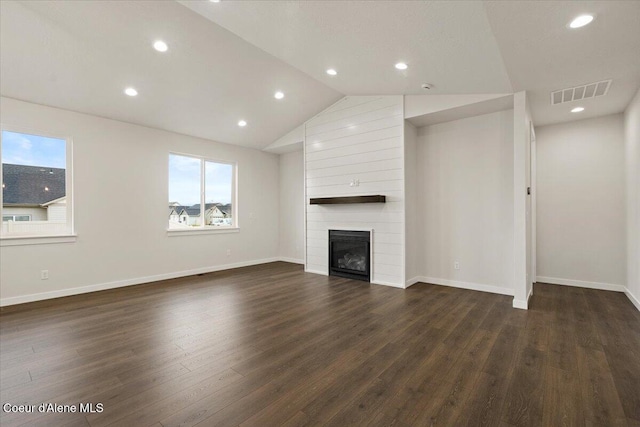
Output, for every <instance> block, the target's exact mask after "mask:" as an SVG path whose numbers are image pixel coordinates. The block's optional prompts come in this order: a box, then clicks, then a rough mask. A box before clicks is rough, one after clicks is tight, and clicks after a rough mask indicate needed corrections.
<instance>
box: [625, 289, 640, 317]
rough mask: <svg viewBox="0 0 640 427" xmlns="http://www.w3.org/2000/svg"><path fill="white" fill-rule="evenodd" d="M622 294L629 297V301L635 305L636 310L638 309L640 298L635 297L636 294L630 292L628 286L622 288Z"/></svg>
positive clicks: (639, 308)
mask: <svg viewBox="0 0 640 427" xmlns="http://www.w3.org/2000/svg"><path fill="white" fill-rule="evenodd" d="M624 294H625V295H626V296H627V298H629V301H631V303H632V304H633V305H635V306H636V308H637V309H638V311H640V299H638V298H636V296H635V295H633V294H632V293H631V291H630V290H629V288H626V287H625V288H624Z"/></svg>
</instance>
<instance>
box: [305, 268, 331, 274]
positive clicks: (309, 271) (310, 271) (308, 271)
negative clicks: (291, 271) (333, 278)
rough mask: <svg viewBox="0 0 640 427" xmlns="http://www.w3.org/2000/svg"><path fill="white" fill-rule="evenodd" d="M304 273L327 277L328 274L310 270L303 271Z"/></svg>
mask: <svg viewBox="0 0 640 427" xmlns="http://www.w3.org/2000/svg"><path fill="white" fill-rule="evenodd" d="M304 272H305V273H313V274H319V275H321V276H328V275H329V273H327V272H326V271H320V270H310V269H307V268H305V269H304Z"/></svg>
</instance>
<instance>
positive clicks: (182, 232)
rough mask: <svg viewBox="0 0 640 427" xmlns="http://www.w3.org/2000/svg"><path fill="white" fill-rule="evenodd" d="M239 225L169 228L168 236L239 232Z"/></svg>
mask: <svg viewBox="0 0 640 427" xmlns="http://www.w3.org/2000/svg"><path fill="white" fill-rule="evenodd" d="M239 232H240V228H239V227H229V228H205V229H197V230H167V236H169V237H177V236H199V235H202V234H226V233H239Z"/></svg>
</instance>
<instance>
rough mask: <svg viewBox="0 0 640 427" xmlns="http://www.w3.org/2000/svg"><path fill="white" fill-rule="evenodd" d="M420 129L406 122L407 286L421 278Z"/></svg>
mask: <svg viewBox="0 0 640 427" xmlns="http://www.w3.org/2000/svg"><path fill="white" fill-rule="evenodd" d="M417 143H418V129H417V128H416V127H415V126H413V125H412V124H411V123H409V122H408V121H407V120H405V122H404V191H405V241H406V243H405V271H406V273H405V277H406V281H407V283H406V284H407V286H410V285H413V284H414V283H416V282H417V281H418V280H419V279H418V278H419V276H420V268H419V267H418V266H419V263H420V262H421V261H422V259H421V250H422V249H421V242H420V231H419V230H421V229H422V224H421V223H420V221H419V220H418V214H419V212H418V209H419V207H418V159H417V154H418V145H417Z"/></svg>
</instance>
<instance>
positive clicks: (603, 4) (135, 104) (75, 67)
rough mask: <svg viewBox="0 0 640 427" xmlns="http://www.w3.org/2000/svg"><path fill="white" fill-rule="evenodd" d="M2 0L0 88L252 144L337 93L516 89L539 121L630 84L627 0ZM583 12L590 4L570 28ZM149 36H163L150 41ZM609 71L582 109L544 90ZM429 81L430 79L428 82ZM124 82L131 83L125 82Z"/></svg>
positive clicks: (639, 16) (599, 108) (591, 107)
mask: <svg viewBox="0 0 640 427" xmlns="http://www.w3.org/2000/svg"><path fill="white" fill-rule="evenodd" d="M0 8H1V9H0V12H1V18H0V19H1V22H0V24H1V25H0V31H1V33H0V48H1V49H0V51H1V52H0V67H1V68H0V73H1V79H0V91H1V93H2V95H3V96H8V97H12V98H17V99H23V100H26V101H31V102H36V103H40V104H45V105H51V106H55V107H61V108H66V109H70V110H75V111H81V112H86V113H90V114H95V115H99V116H103V117H108V118H113V119H118V120H123V121H127V122H133V123H138V124H142V125H146V126H152V127H156V128H161V129H167V130H171V131H174V132H179V133H183V134H188V135H194V136H198V137H203V138H207V139H212V140H216V141H221V142H227V143H231V144H239V145H245V146H250V147H254V148H264V147H265V146H267V145H268V144H270V143H271V142H273V141H274V140H276V139H277V138H278V137H280V136H282V135H284V134H286V133H287V132H288V131H290V130H291V129H293V128H295V127H296V126H298V125H299V124H300V123H302V122H304V121H305V120H306V119H308V118H309V117H311V116H313V115H314V114H315V113H317V112H319V111H321V110H322V109H324V108H325V107H327V106H328V105H330V104H332V103H333V102H335V101H336V100H337V99H339V98H340V97H342V96H343V95H358V94H423V93H429V94H463V93H467V94H480V93H509V92H513V91H520V90H527V91H529V93H530V101H531V107H532V112H533V116H534V122H535V123H536V125H543V124H549V123H556V122H562V121H567V120H573V119H577V118H586V117H592V116H598V115H603V114H611V113H616V112H620V111H622V110H623V109H624V107H625V106H626V105H627V103H628V102H629V100H630V99H631V97H632V96H633V94H634V93H635V91H636V90H637V88H638V87H639V86H640V55H638V52H640V2H637V1H620V2H618V1H596V2H571V1H567V2H565V1H555V2H538V1H518V2H502V1H496V2H493V1H484V2H476V1H453V2H452V1H449V2H444V1H442V2H440V1H375V2H369V1H329V2H322V1H242V2H237V1H230V0H222V1H220V2H218V3H214V2H210V1H206V0H199V1H179V2H173V1H117V2H97V1H83V2H80V1H67V0H62V1H55V2H53V1H39V2H31V1H5V0H3V1H2V2H0ZM581 13H594V14H596V19H595V21H594V22H593V23H592V24H591V25H589V26H587V27H583V28H580V29H576V30H570V29H568V28H567V27H566V25H567V23H568V22H569V21H570V20H571V19H572V18H574V17H575V16H577V15H579V14H581ZM157 39H162V40H164V41H165V42H167V44H168V45H169V50H168V51H167V52H165V53H159V52H156V51H155V50H153V49H152V47H151V46H152V43H153V42H154V41H155V40H157ZM397 62H405V63H407V64H408V69H406V70H397V69H395V68H394V64H395V63H397ZM328 68H334V69H336V70H337V75H335V76H329V75H327V74H326V72H325V71H326V69H328ZM605 79H613V84H612V85H611V88H610V90H609V93H608V94H607V95H605V96H603V97H599V98H596V99H592V100H587V101H583V102H581V105H583V106H584V107H585V111H584V112H583V113H581V114H580V115H575V114H571V113H570V112H569V110H570V108H568V107H570V106H571V104H564V105H556V106H552V105H551V103H550V100H549V97H550V95H549V93H550V91H552V90H556V89H562V88H565V87H571V86H577V85H580V84H585V83H590V82H593V81H598V80H605ZM427 82H428V83H432V84H433V85H434V88H433V89H431V90H430V91H428V92H425V91H424V90H423V89H422V88H421V84H422V83H427ZM127 86H134V87H135V88H136V89H137V90H138V92H139V95H138V96H137V97H135V98H130V97H127V96H125V95H124V94H123V90H124V88H125V87H127ZM276 91H282V92H283V93H284V95H285V97H284V98H283V99H281V100H276V99H275V98H274V96H273V95H274V93H275V92H276ZM241 119H243V120H246V121H247V123H248V124H247V126H245V127H239V126H238V125H237V123H238V121H239V120H241Z"/></svg>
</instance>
